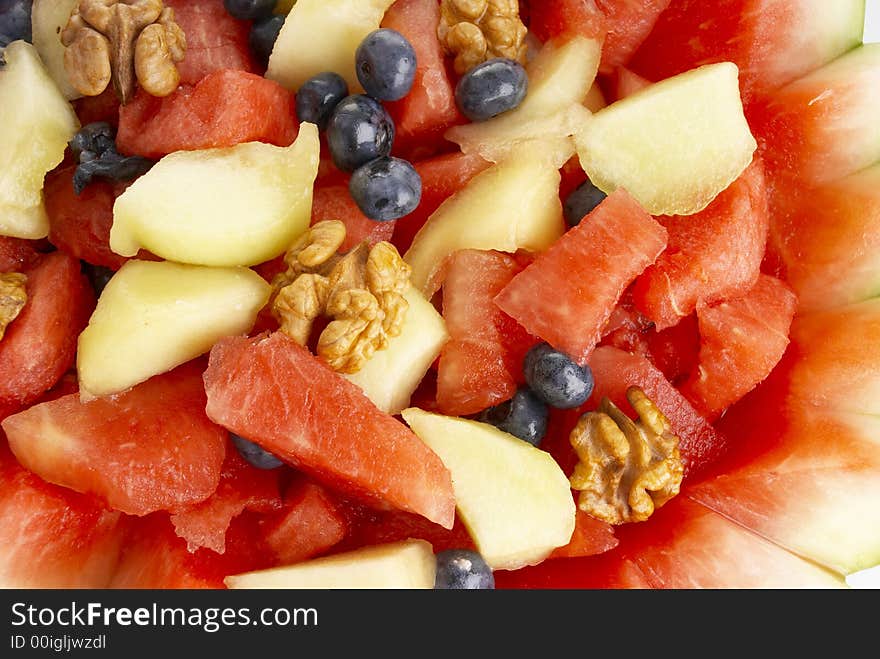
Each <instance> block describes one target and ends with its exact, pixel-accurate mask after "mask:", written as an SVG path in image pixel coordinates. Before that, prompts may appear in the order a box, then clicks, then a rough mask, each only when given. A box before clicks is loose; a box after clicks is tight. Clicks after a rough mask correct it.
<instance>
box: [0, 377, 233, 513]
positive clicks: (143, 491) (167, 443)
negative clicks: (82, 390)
mask: <svg viewBox="0 0 880 659" xmlns="http://www.w3.org/2000/svg"><path fill="white" fill-rule="evenodd" d="M204 410H205V392H204V389H203V387H202V379H201V368H200V366H199V364H198V363H189V364H185V365H184V366H181V367H179V368H177V369H175V370H174V371H171V372H170V373H166V374H163V375H157V376H155V377H153V378H150V379H149V380H147V381H146V382H144V383H142V384H139V385H137V386H136V387H134V388H133V389H131V390H129V391H127V392H125V393H122V394H118V395H117V396H114V397H112V398H98V399H95V400H91V401H89V402H87V403H83V402H81V401H80V398H79V394H71V395H67V396H62V397H61V398H58V399H56V400H53V401H50V402H47V403H41V404H39V405H35V406H33V407H31V408H29V409H27V410H25V411H24V412H20V413H18V414H15V415H13V416H11V417H9V418H7V419H6V420H5V421H4V422H3V430H4V431H5V432H6V434H7V436H8V437H9V445H10V447H11V448H12V450H13V452H14V453H15V455H16V457H17V458H18V459H19V461H20V462H21V463H22V464H23V465H24V466H25V467H27V468H28V469H30V470H32V471H33V472H34V473H36V474H38V475H39V476H41V477H42V478H44V479H45V480H47V481H49V482H50V483H56V484H58V485H63V486H64V487H69V488H70V489H72V490H75V491H77V492H84V493H92V494H95V495H97V496H98V497H100V498H101V499H102V500H104V501H106V502H107V504H108V505H109V506H110V507H112V508H115V509H116V510H121V511H122V512H125V513H129V514H131V515H146V514H148V513H151V512H154V511H157V510H181V509H185V508H186V507H187V506H191V505H192V504H195V503H198V502H199V501H203V500H204V499H206V498H208V497H209V496H210V495H211V494H212V493H213V492H214V491H215V490H216V489H217V483H218V481H219V478H220V469H221V466H222V463H223V456H224V453H225V448H224V447H225V442H226V437H227V433H226V431H225V430H223V429H222V428H220V427H219V426H216V425H214V424H213V423H211V422H210V420H209V419H208V418H207V417H206V416H205V411H204Z"/></svg>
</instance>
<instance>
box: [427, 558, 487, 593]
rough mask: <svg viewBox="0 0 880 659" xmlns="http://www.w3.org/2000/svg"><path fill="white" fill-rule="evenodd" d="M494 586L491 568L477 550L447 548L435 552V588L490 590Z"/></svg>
mask: <svg viewBox="0 0 880 659" xmlns="http://www.w3.org/2000/svg"><path fill="white" fill-rule="evenodd" d="M494 588H495V577H494V576H493V574H492V569H491V568H490V567H489V566H488V565H487V564H486V561H485V560H484V559H483V557H482V556H480V555H479V554H478V553H477V552H475V551H471V550H470V549H448V550H446V551H441V552H440V553H439V554H437V576H436V577H435V579H434V589H435V590H491V589H494Z"/></svg>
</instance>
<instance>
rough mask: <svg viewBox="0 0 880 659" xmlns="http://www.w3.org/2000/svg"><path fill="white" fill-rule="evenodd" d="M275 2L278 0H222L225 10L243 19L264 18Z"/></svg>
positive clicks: (273, 8) (269, 12)
mask: <svg viewBox="0 0 880 659" xmlns="http://www.w3.org/2000/svg"><path fill="white" fill-rule="evenodd" d="M277 4H278V0H223V6H224V7H226V11H228V12H229V13H230V14H232V15H233V16H235V18H239V19H241V20H243V21H255V20H258V19H260V18H266V17H267V16H269V15H270V14H271V13H272V12H273V11H274V10H275V5H277Z"/></svg>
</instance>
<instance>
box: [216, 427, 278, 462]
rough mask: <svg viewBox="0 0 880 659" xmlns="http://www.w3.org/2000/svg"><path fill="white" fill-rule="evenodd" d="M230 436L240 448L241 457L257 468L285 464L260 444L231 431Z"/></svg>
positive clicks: (238, 448) (237, 447)
mask: <svg viewBox="0 0 880 659" xmlns="http://www.w3.org/2000/svg"><path fill="white" fill-rule="evenodd" d="M229 436H230V437H231V438H232V443H233V444H234V445H235V448H236V449H237V450H238V452H239V454H240V455H241V457H243V458H244V459H245V460H247V461H248V462H249V463H250V464H252V465H253V466H254V467H256V468H257V469H277V468H278V467H280V466H281V465H283V464H284V463H283V462H281V460H279V459H278V458H276V457H275V456H274V455H272V454H271V453H269V451H267V450H265V449H264V448H263V447H261V446H260V445H259V444H255V443H254V442H252V441H250V440H247V439H245V438H244V437H240V436H239V435H236V434H234V433H230V434H229Z"/></svg>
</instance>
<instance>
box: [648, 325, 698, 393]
mask: <svg viewBox="0 0 880 659" xmlns="http://www.w3.org/2000/svg"><path fill="white" fill-rule="evenodd" d="M645 343H646V344H647V347H648V354H647V357H648V359H650V360H651V363H652V364H654V366H656V367H657V368H658V369H660V371H661V372H662V373H663V375H664V376H665V377H666V379H667V380H669V381H670V382H672V383H673V384H675V385H677V384H678V383H679V381H680V380H681V379H682V378H685V377H687V376H688V375H690V373H691V371H692V370H693V369H695V368H696V367H697V361H698V360H699V356H700V330H699V326H698V324H697V314H696V313H692V314H691V315H690V316H686V317H685V318H682V319H681V320H680V321H679V322H678V324H677V325H674V326H673V327H669V328H667V329H665V330H661V331H659V332H658V331H649V332H647V333H646V335H645Z"/></svg>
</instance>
